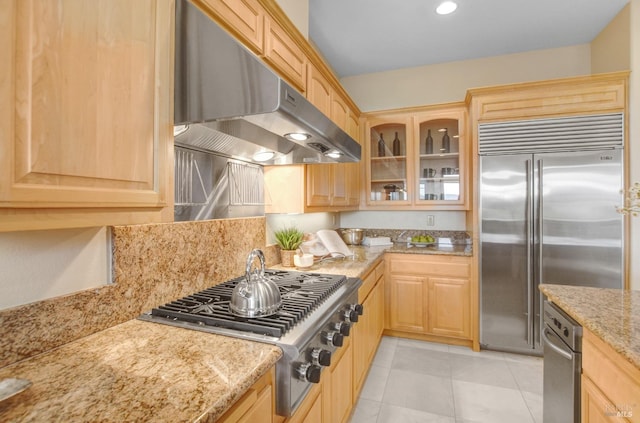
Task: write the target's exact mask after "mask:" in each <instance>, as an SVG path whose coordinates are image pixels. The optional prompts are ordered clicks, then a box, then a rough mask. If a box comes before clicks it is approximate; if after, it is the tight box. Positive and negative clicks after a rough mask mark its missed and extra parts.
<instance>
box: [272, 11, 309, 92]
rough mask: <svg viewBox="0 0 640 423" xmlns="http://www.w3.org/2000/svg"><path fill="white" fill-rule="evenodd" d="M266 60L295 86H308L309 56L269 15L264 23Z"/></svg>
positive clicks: (303, 90)
mask: <svg viewBox="0 0 640 423" xmlns="http://www.w3.org/2000/svg"><path fill="white" fill-rule="evenodd" d="M264 32H265V35H264V60H265V61H266V62H267V63H269V64H270V65H272V66H273V67H274V68H275V69H276V70H277V71H278V72H279V73H280V74H281V75H282V76H283V77H284V78H285V79H286V80H287V81H289V83H291V85H293V87H294V88H296V89H298V90H299V91H300V92H301V93H304V92H305V91H306V88H307V57H306V56H305V54H304V52H303V51H302V49H301V48H300V47H299V46H298V45H297V44H296V43H295V42H294V41H293V40H292V39H291V37H290V36H289V34H287V32H286V31H285V30H284V28H283V27H282V26H280V25H279V24H278V23H277V22H276V21H274V20H273V19H272V18H270V17H269V16H266V17H265V24H264Z"/></svg>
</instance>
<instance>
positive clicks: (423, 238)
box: [411, 235, 436, 244]
mask: <svg viewBox="0 0 640 423" xmlns="http://www.w3.org/2000/svg"><path fill="white" fill-rule="evenodd" d="M411 242H412V243H414V244H433V243H434V242H436V239H435V238H434V237H433V236H431V235H415V236H412V237H411Z"/></svg>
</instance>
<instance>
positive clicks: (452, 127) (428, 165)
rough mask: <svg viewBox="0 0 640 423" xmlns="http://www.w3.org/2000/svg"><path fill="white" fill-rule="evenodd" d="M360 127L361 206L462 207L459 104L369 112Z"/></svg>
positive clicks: (463, 143)
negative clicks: (362, 138) (363, 181)
mask: <svg viewBox="0 0 640 423" xmlns="http://www.w3.org/2000/svg"><path fill="white" fill-rule="evenodd" d="M365 132H366V136H367V139H366V141H365V154H366V155H365V158H366V159H365V160H366V179H367V180H366V187H367V192H366V194H365V195H366V196H367V198H366V202H367V208H371V209H386V210H408V209H411V210H465V209H466V208H467V198H468V195H467V183H466V178H467V174H468V172H467V163H468V160H467V150H468V142H467V140H466V109H465V106H464V105H463V104H450V105H443V106H433V107H424V108H414V109H408V110H396V111H387V112H380V113H371V114H368V115H366V129H365Z"/></svg>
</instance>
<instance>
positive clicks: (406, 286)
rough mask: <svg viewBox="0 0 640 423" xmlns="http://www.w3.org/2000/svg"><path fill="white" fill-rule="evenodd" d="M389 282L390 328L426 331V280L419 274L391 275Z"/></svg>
mask: <svg viewBox="0 0 640 423" xmlns="http://www.w3.org/2000/svg"><path fill="white" fill-rule="evenodd" d="M389 282H390V286H389V326H390V329H396V330H403V331H409V332H418V333H424V332H426V330H427V322H426V292H427V289H426V284H427V282H426V280H425V279H424V278H423V277H420V276H409V275H391V276H390V278H389Z"/></svg>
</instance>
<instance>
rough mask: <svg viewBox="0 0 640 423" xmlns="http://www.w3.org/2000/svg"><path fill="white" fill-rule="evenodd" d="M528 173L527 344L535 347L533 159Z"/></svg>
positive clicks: (528, 163)
mask: <svg viewBox="0 0 640 423" xmlns="http://www.w3.org/2000/svg"><path fill="white" fill-rule="evenodd" d="M525 166H526V175H527V196H526V202H527V203H526V205H525V223H524V224H525V228H526V236H527V241H526V243H527V345H529V346H530V347H533V320H534V318H533V301H532V299H533V283H532V276H531V275H532V267H533V266H532V263H531V260H532V258H533V255H532V254H531V250H532V247H533V237H532V236H531V234H532V228H531V226H532V219H531V216H532V208H533V207H532V198H533V163H532V161H531V159H529V160H527V161H526V162H525Z"/></svg>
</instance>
